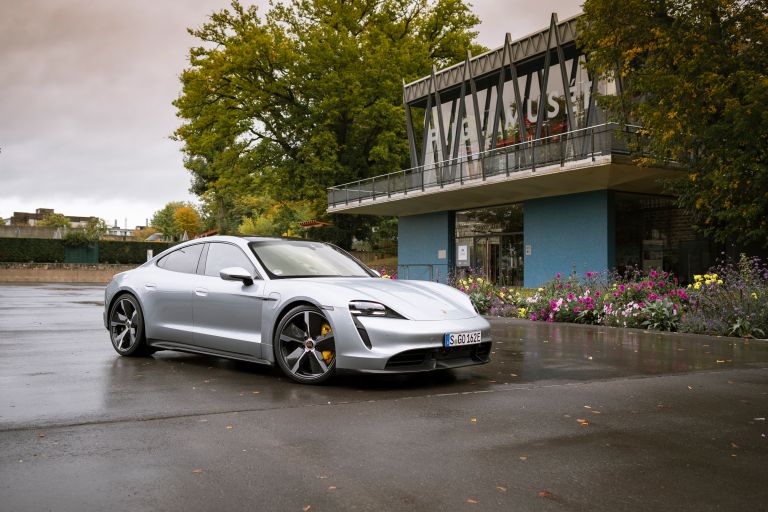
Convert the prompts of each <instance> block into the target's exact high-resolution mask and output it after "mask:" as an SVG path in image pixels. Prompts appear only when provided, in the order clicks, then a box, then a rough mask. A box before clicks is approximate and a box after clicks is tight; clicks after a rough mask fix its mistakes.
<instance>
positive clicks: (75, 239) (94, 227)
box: [64, 217, 109, 247]
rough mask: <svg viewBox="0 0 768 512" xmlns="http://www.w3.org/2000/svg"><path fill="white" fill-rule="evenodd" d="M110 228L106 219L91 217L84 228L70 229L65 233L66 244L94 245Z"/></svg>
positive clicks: (73, 245) (71, 245)
mask: <svg viewBox="0 0 768 512" xmlns="http://www.w3.org/2000/svg"><path fill="white" fill-rule="evenodd" d="M108 230H109V227H108V226H107V223H106V221H105V220H104V219H99V218H98V217H90V218H89V219H88V222H87V223H86V225H85V227H84V228H81V229H70V230H69V231H67V232H66V234H65V235H64V245H66V246H67V247H86V246H93V245H94V243H95V242H98V241H99V240H100V239H101V237H102V236H104V234H105V233H106V232H107V231H108Z"/></svg>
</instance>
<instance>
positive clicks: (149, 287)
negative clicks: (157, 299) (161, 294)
mask: <svg viewBox="0 0 768 512" xmlns="http://www.w3.org/2000/svg"><path fill="white" fill-rule="evenodd" d="M144 288H145V289H147V290H157V285H156V284H155V283H145V284H144Z"/></svg>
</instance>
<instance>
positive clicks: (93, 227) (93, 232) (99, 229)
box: [84, 217, 109, 242]
mask: <svg viewBox="0 0 768 512" xmlns="http://www.w3.org/2000/svg"><path fill="white" fill-rule="evenodd" d="M84 231H85V236H86V238H87V239H88V240H89V241H92V242H95V241H97V240H100V239H101V237H102V236H104V235H105V234H106V233H107V231H109V226H107V222H106V221H105V220H104V219H100V218H98V217H89V218H88V222H87V223H86V225H85V228H84Z"/></svg>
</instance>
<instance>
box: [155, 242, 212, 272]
mask: <svg viewBox="0 0 768 512" xmlns="http://www.w3.org/2000/svg"><path fill="white" fill-rule="evenodd" d="M202 252H203V244H195V245H187V246H186V247H182V248H181V249H176V250H175V251H173V252H172V253H170V254H168V255H166V256H163V257H162V258H160V260H159V261H158V262H157V266H158V267H160V268H164V269H165V270H170V271H172V272H184V273H186V274H194V273H195V272H196V271H197V262H198V261H199V260H200V253H202Z"/></svg>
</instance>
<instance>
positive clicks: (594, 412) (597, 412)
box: [589, 411, 602, 414]
mask: <svg viewBox="0 0 768 512" xmlns="http://www.w3.org/2000/svg"><path fill="white" fill-rule="evenodd" d="M589 412H591V413H592V414H602V413H601V412H600V411H589Z"/></svg>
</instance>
